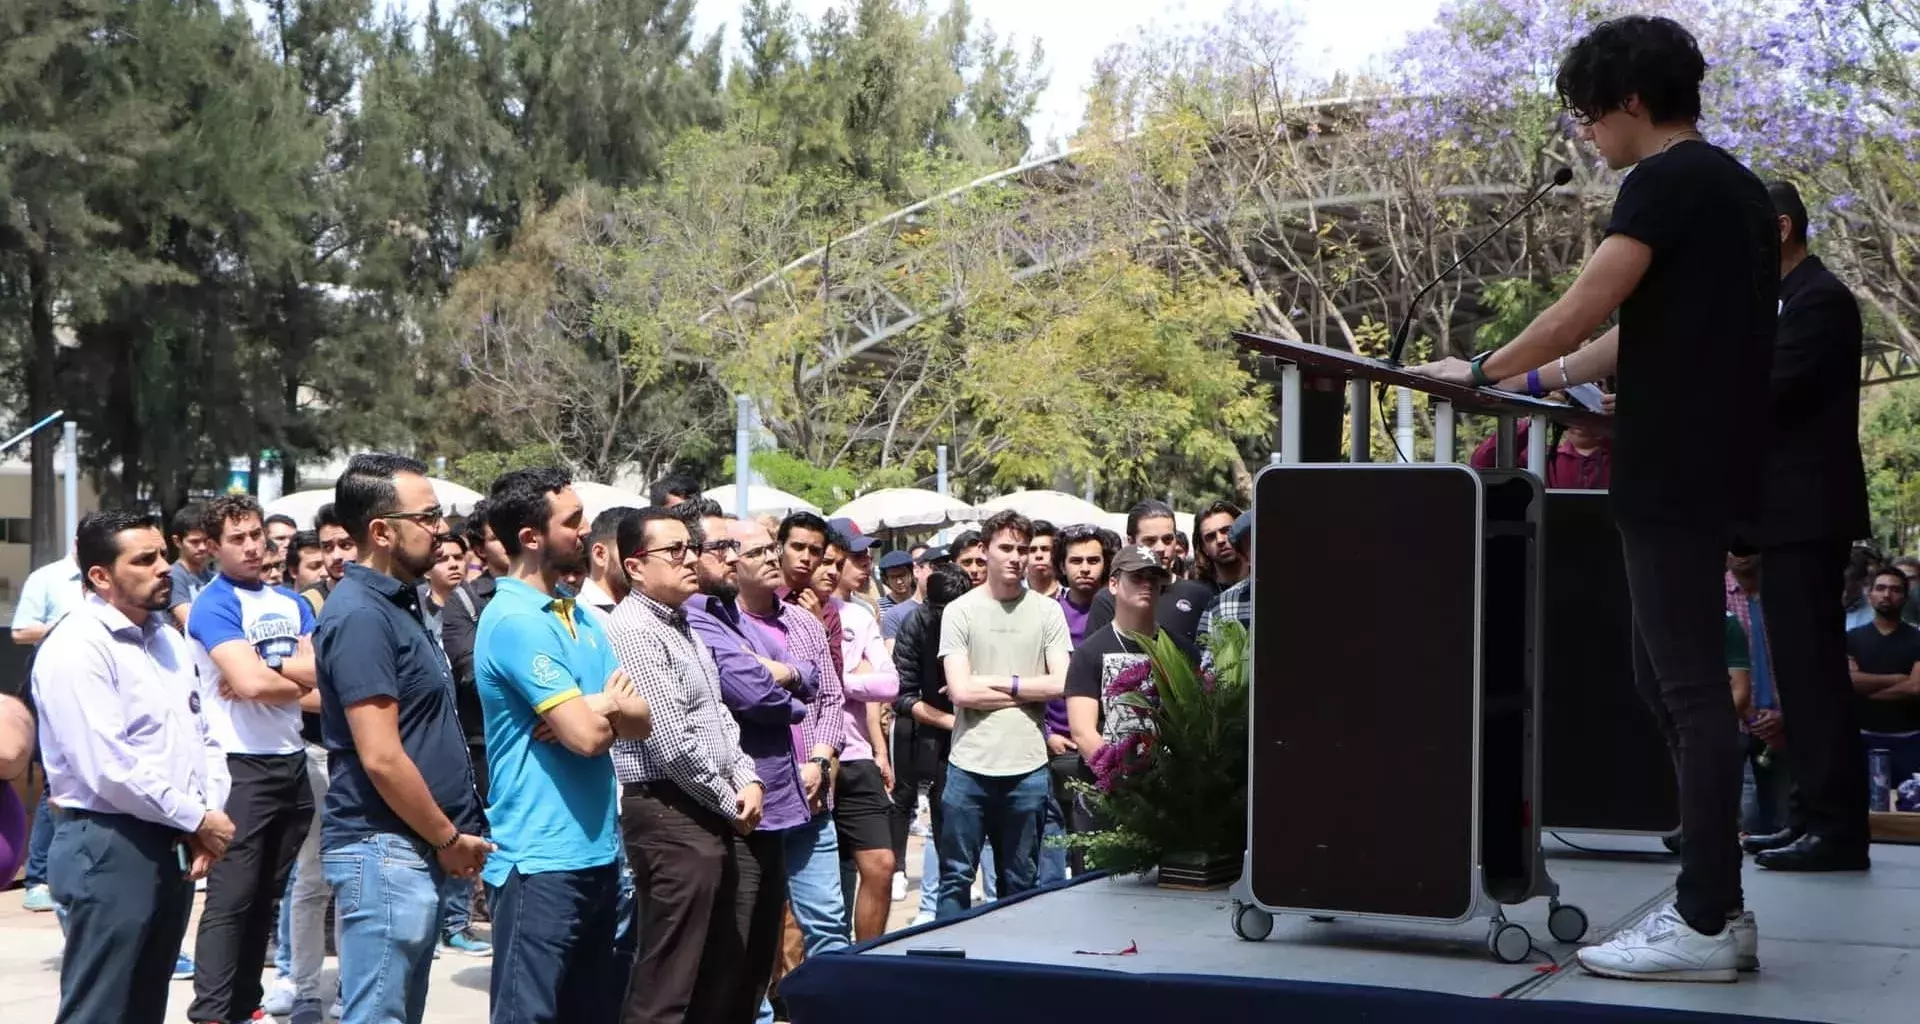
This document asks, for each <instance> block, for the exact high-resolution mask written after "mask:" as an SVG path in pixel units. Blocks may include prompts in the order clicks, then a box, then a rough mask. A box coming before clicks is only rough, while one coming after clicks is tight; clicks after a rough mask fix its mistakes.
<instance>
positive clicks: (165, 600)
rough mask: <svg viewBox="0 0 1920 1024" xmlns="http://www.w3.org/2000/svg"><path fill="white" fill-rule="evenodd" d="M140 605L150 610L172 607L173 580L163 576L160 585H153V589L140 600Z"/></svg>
mask: <svg viewBox="0 0 1920 1024" xmlns="http://www.w3.org/2000/svg"><path fill="white" fill-rule="evenodd" d="M140 606H141V607H142V608H145V609H146V610H147V611H150V612H164V611H166V610H167V609H168V608H170V607H172V606H173V581H172V580H170V579H166V578H164V577H163V578H162V579H161V580H160V585H159V586H156V587H154V588H153V590H152V591H150V592H149V593H148V594H147V599H146V600H145V601H142V602H141V603H140Z"/></svg>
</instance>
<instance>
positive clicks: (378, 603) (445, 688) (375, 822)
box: [313, 454, 493, 1024]
mask: <svg viewBox="0 0 1920 1024" xmlns="http://www.w3.org/2000/svg"><path fill="white" fill-rule="evenodd" d="M334 508H335V509H336V510H337V512H338V513H339V518H340V522H341V523H342V524H343V528H344V529H345V530H346V531H347V533H348V535H349V537H350V538H351V540H352V542H353V544H354V548H355V550H356V551H357V552H358V555H359V561H357V562H350V563H347V564H346V565H345V566H344V567H343V572H342V575H341V578H340V582H339V583H338V584H336V585H335V586H334V587H333V592H332V594H331V595H330V596H329V597H328V598H327V602H326V607H325V608H323V609H322V610H321V612H320V621H319V623H318V624H317V625H316V626H315V628H314V636H313V645H314V653H315V655H316V657H317V660H318V667H319V677H320V694H321V701H320V719H321V724H320V731H321V737H322V738H323V739H324V740H325V743H326V747H327V767H328V770H329V772H330V774H331V775H332V779H331V781H330V784H329V785H328V788H327V797H326V803H325V805H324V806H323V808H322V810H321V815H320V819H321V831H320V864H321V870H322V872H323V873H324V874H325V875H326V879H327V884H328V885H329V886H331V887H332V888H333V898H334V917H335V920H336V921H337V923H338V924H339V928H340V998H341V1001H342V1003H343V1004H344V1006H345V1010H346V1012H345V1015H344V1016H343V1017H342V1018H341V1019H342V1020H343V1021H345V1022H346V1024H391V1022H396V1021H398V1022H403V1024H420V1018H421V1016H422V1015H423V1014H424V1013H425V1012H426V1008H427V980H428V971H429V969H430V968H431V967H432V966H433V947H434V938H435V936H436V935H437V933H438V931H439V926H440V891H441V888H442V885H443V883H444V882H445V880H446V878H447V877H448V876H453V877H455V878H466V879H471V878H473V877H474V876H475V875H477V874H479V872H480V868H481V866H482V865H483V864H485V863H486V859H487V854H488V853H490V852H491V851H492V850H493V844H492V843H489V842H488V841H487V840H486V839H485V838H483V837H482V833H483V832H484V831H485V829H486V821H485V819H484V818H483V817H482V815H481V811H480V798H479V797H478V796H477V795H476V794H475V793H474V789H473V768H472V766H471V765H470V764H469V763H468V762H467V744H466V739H465V737H463V736H462V735H461V732H460V723H459V721H458V720H457V719H456V718H455V713H454V707H453V677H452V676H451V675H450V674H449V672H448V669H447V658H446V655H444V654H442V653H441V651H440V647H439V645H438V644H436V643H434V639H433V635H432V634H431V633H429V632H428V631H427V626H426V622H425V620H424V619H423V618H422V616H421V609H420V588H419V583H420V580H421V579H422V578H424V577H425V576H426V574H427V570H428V569H430V568H432V567H433V563H434V561H435V560H436V559H437V558H439V556H440V534H441V532H442V531H443V530H445V529H446V515H445V513H444V512H443V511H442V510H441V508H440V503H439V502H438V500H436V499H435V498H434V495H433V485H432V484H430V483H428V482H427V467H426V465H425V464H423V463H421V462H419V461H417V460H415V459H411V458H408V457H406V456H404V455H388V454H365V455H355V456H354V457H353V458H352V459H351V460H350V461H348V463H347V470H346V472H344V473H342V474H341V475H340V482H339V483H338V484H337V485H335V487H334Z"/></svg>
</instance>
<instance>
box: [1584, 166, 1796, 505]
mask: <svg viewBox="0 0 1920 1024" xmlns="http://www.w3.org/2000/svg"><path fill="white" fill-rule="evenodd" d="M1778 232H1779V228H1778V226H1777V223H1776V221H1775V216H1774V210H1773V201H1772V200H1771V199H1770V198H1769V197H1768V195H1767V190H1766V188H1765V186H1764V185H1762V184H1761V182H1760V179H1758V178H1756V177H1754V175H1753V172H1751V171H1749V170H1747V169H1746V168H1745V167H1743V166H1741V164H1740V162H1739V161H1738V160H1735V159H1734V158H1733V157H1732V156H1730V155H1728V154H1727V153H1726V152H1725V151H1723V150H1720V149H1718V148H1716V147H1714V146H1710V145H1708V144H1706V143H1704V142H1696V141H1686V142H1681V143H1679V144H1677V145H1674V146H1673V147H1672V148H1670V149H1668V150H1666V151H1665V152H1662V153H1657V154H1655V155H1653V156H1650V157H1648V158H1647V159H1645V160H1642V161H1641V162H1640V163H1639V165H1638V166H1636V167H1635V168H1634V169H1633V172H1632V173H1630V174H1628V175H1627V177H1626V180H1625V181H1624V182H1622V183H1621V185H1620V194H1619V196H1618V198H1616V199H1615V201H1614V206H1613V216H1612V218H1611V219H1610V220H1609V221H1608V222H1607V234H1608V235H1625V236H1627V237H1629V238H1633V239H1636V240H1638V241H1639V242H1641V243H1643V244H1644V245H1646V246H1647V247H1648V248H1649V249H1651V250H1653V261H1652V263H1651V264H1649V265H1648V267H1647V271H1646V274H1645V275H1644V276H1643V277H1642V278H1641V279H1640V283H1639V284H1638V285H1637V286H1636V287H1635V288H1634V290H1633V294H1631V295H1629V296H1628V297H1627V298H1626V300H1625V301H1624V302H1622V303H1621V305H1620V360H1619V368H1618V371H1617V374H1618V394H1617V401H1616V404H1615V407H1614V440H1613V463H1612V478H1611V491H1612V501H1613V506H1614V513H1615V515H1616V517H1618V518H1620V519H1621V520H1623V521H1627V522H1632V523H1637V524H1647V523H1673V522H1679V523H1684V524H1688V525H1695V526H1708V527H1718V528H1723V529H1730V528H1731V527H1732V525H1733V524H1734V523H1735V522H1736V521H1738V520H1739V519H1741V518H1743V517H1747V516H1750V514H1751V513H1752V511H1753V509H1754V507H1755V505H1756V502H1757V499H1758V494H1759V483H1760V476H1759V474H1760V459H1761V457H1762V453H1764V452H1765V450H1766V448H1767V445H1766V443H1765V440H1764V439H1765V428H1766V403H1767V396H1768V393H1769V389H1768V380H1769V377H1770V374H1771V373H1772V369H1773V348H1774V341H1775V337H1774V321H1775V317H1776V315H1777V313H1778V308H1779V289H1780V239H1779V233H1778Z"/></svg>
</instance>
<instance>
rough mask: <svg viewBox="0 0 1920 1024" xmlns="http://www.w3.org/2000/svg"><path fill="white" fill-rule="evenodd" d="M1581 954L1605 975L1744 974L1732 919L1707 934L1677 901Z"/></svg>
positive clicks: (1721, 978) (1584, 963) (1717, 977)
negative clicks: (1676, 905) (1686, 917)
mask: <svg viewBox="0 0 1920 1024" xmlns="http://www.w3.org/2000/svg"><path fill="white" fill-rule="evenodd" d="M1576 955H1577V956H1578V958H1579V960H1580V966H1581V967H1584V968H1586V970H1587V971H1588V972H1589V973H1591V974H1597V975H1599V976H1600V977H1603V978H1620V979H1624V980H1626V981H1714V982H1727V981H1734V980H1737V979H1738V977H1739V974H1738V973H1737V972H1736V971H1735V966H1736V964H1737V963H1738V960H1739V949H1738V944H1737V942H1736V941H1735V939H1734V933H1733V927H1732V922H1728V927H1726V928H1723V929H1721V930H1720V934H1718V935H1702V934H1700V933H1699V932H1697V931H1694V930H1693V928H1692V927H1690V926H1689V925H1688V924H1687V922H1686V921H1685V920H1684V919H1682V918H1681V917H1680V912H1679V911H1678V910H1676V909H1674V908H1673V907H1671V906H1669V907H1666V908H1665V909H1663V910H1661V911H1660V912H1659V913H1657V914H1654V915H1653V916H1652V917H1650V918H1648V919H1646V920H1645V921H1642V922H1640V923H1639V924H1637V925H1634V926H1632V927H1630V928H1626V929H1623V930H1621V931H1620V932H1619V933H1618V934H1616V935H1615V936H1614V937H1613V938H1611V939H1609V940H1607V941H1606V942H1604V943H1601V944H1600V945H1598V946H1588V947H1587V948H1585V949H1583V950H1581V951H1580V952H1579V953H1578V954H1576Z"/></svg>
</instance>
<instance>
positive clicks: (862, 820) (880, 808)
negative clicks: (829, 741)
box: [833, 760, 893, 852]
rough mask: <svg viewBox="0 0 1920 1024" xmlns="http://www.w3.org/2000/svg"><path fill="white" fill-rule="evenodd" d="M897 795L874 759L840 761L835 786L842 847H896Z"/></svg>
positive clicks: (836, 822) (836, 820) (836, 819)
mask: <svg viewBox="0 0 1920 1024" xmlns="http://www.w3.org/2000/svg"><path fill="white" fill-rule="evenodd" d="M892 814H893V795H892V794H890V793H888V792H887V786H886V782H885V780H883V779H881V778H880V766H879V765H877V764H875V763H873V762H872V761H871V760H861V761H842V762H840V778H839V779H838V780H836V781H835V783H834V787H833V823H834V826H835V827H836V828H838V829H839V831H840V849H841V850H842V851H849V850H851V851H855V852H857V851H860V850H891V849H893V825H892V824H891V819H890V816H891V815H892Z"/></svg>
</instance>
